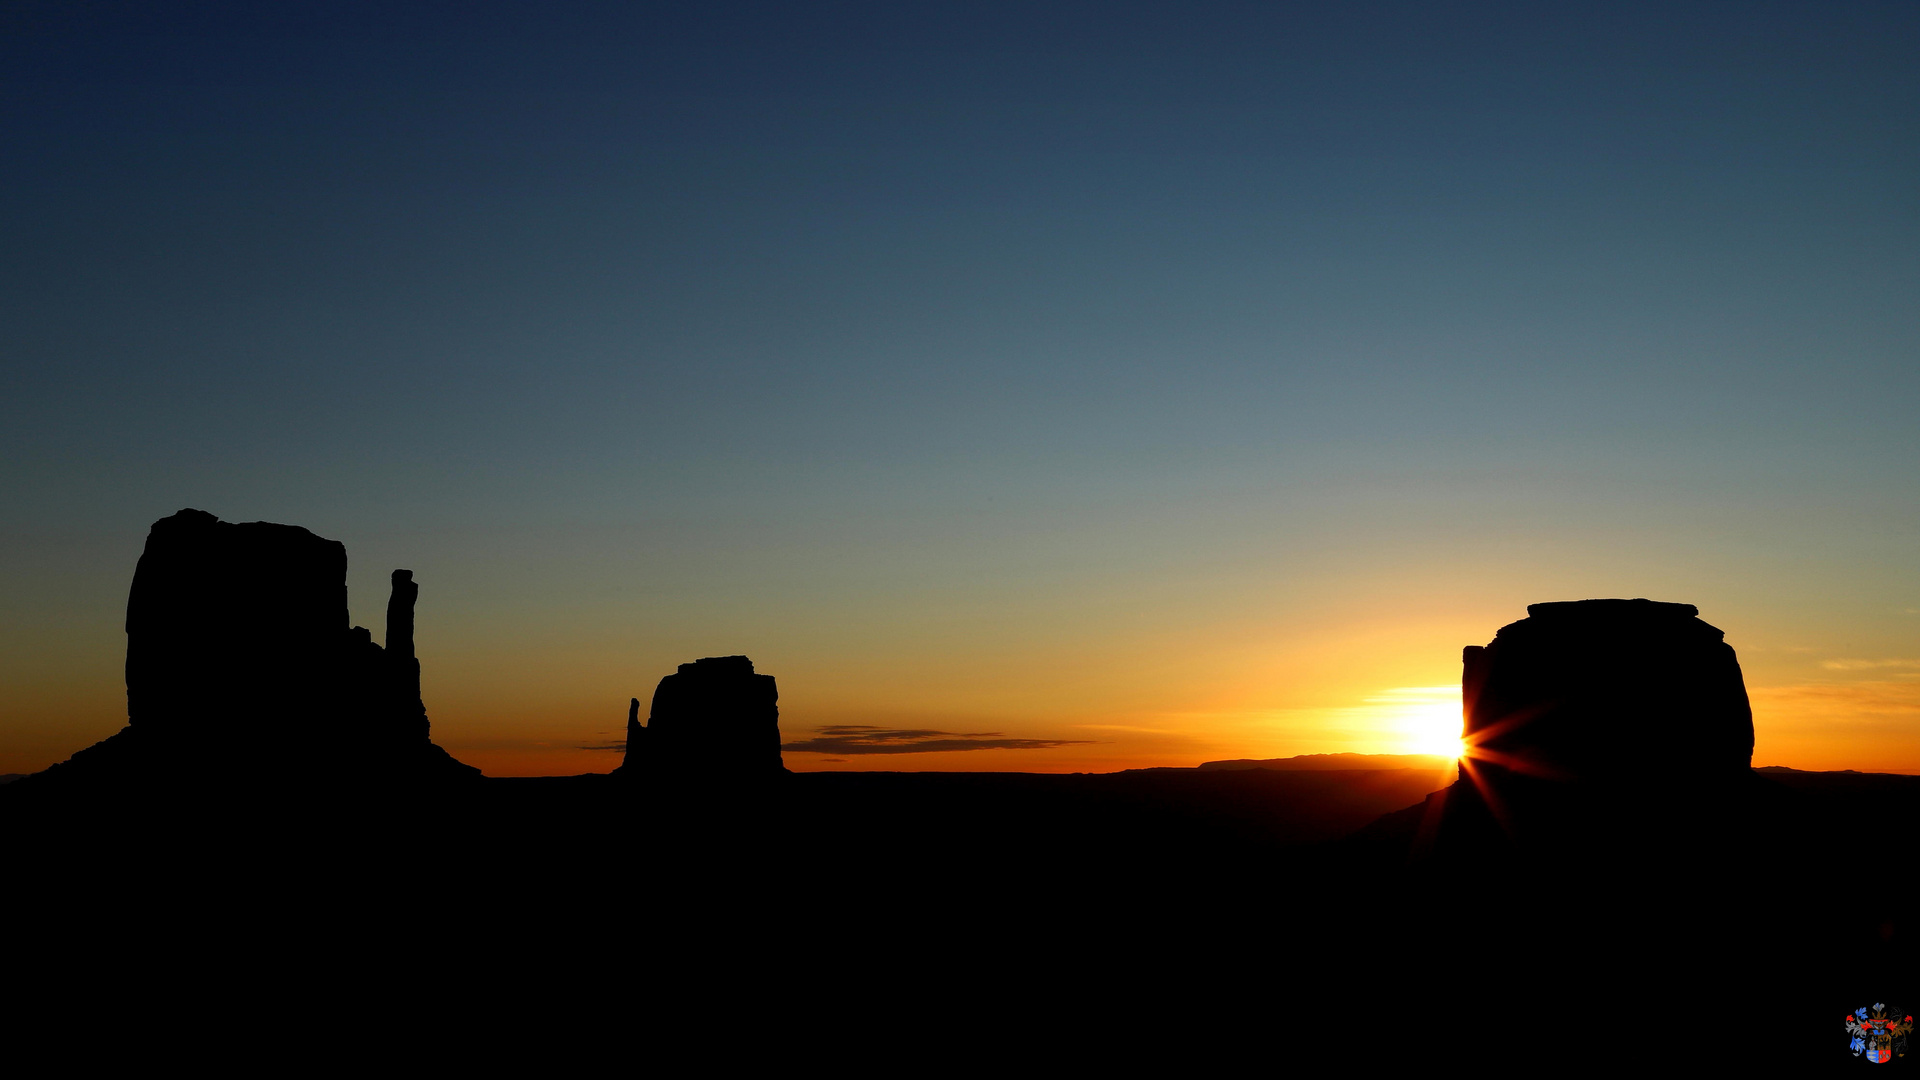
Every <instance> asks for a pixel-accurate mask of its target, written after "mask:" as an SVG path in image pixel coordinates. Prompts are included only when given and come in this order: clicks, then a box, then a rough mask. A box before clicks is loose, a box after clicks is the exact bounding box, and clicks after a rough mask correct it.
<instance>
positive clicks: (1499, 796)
mask: <svg viewBox="0 0 1920 1080" xmlns="http://www.w3.org/2000/svg"><path fill="white" fill-rule="evenodd" d="M1698 615H1699V611H1698V609H1697V608H1695V607H1694V606H1693V605H1691V604H1665V603H1656V602H1654V601H1651V600H1579V601H1572V602H1566V603H1551V604H1533V605H1530V606H1529V607H1528V608H1527V618H1525V619H1522V620H1520V621H1519V622H1516V623H1512V624H1509V625H1507V626H1504V627H1501V628H1500V631H1499V632H1498V633H1497V634H1495V635H1494V639H1493V641H1492V642H1491V643H1489V644H1487V645H1484V646H1480V645H1469V646H1467V647H1466V649H1465V650H1464V653H1463V656H1462V660H1463V663H1462V674H1461V683H1462V685H1461V690H1462V698H1463V699H1464V702H1465V707H1466V741H1467V756H1466V757H1465V758H1463V759H1462V762H1461V765H1462V768H1461V776H1460V779H1459V780H1458V781H1456V782H1455V783H1454V784H1453V785H1451V786H1450V787H1448V788H1445V789H1443V790H1441V791H1438V792H1435V793H1434V794H1433V795H1432V796H1430V797H1429V798H1428V800H1427V802H1426V804H1425V805H1424V806H1423V807H1420V808H1409V810H1408V811H1406V812H1405V813H1403V814H1402V815H1395V816H1394V817H1395V818H1396V819H1402V820H1400V824H1394V823H1392V822H1385V824H1384V825H1383V828H1382V831H1381V835H1382V836H1387V835H1390V834H1392V833H1394V831H1395V830H1397V829H1400V828H1402V827H1404V828H1406V829H1409V830H1413V829H1415V828H1416V827H1417V830H1418V831H1417V835H1416V837H1415V839H1414V843H1413V847H1414V851H1415V852H1416V855H1421V854H1422V853H1424V854H1425V855H1432V856H1437V857H1439V858H1440V859H1441V861H1442V862H1452V861H1453V860H1455V859H1456V858H1458V857H1462V856H1469V857H1471V856H1481V855H1492V854H1495V853H1499V852H1506V851H1511V850H1513V849H1514V846H1515V845H1516V844H1517V845H1518V846H1519V848H1520V849H1524V850H1526V851H1529V852H1532V853H1535V854H1540V855H1544V856H1546V857H1549V858H1555V859H1572V860H1580V859H1588V858H1619V859H1639V860H1642V861H1644V860H1647V859H1651V858H1654V857H1656V853H1657V856H1658V857H1659V858H1666V859H1672V860H1679V859H1683V858H1685V857H1686V856H1685V852H1684V851H1683V846H1684V844H1685V842H1686V840H1685V838H1686V837H1688V836H1693V835H1713V836H1716V837H1721V838H1725V837H1728V836H1730V835H1732V832H1731V831H1730V828H1729V827H1728V826H1727V824H1726V822H1725V820H1723V819H1728V818H1729V816H1730V817H1731V819H1736V820H1737V819H1740V818H1742V817H1748V818H1751V817H1753V816H1754V815H1755V814H1757V813H1759V812H1760V811H1759V810H1757V809H1756V808H1755V805H1754V803H1753V798H1754V795H1753V791H1752V783H1753V779H1754V778H1753V774H1752V770H1751V769H1750V768H1749V764H1750V762H1751V760H1752V756H1753V712H1752V709H1751V708H1750V707H1749V706H1748V703H1747V692H1746V686H1745V684H1744V683H1743V682H1742V680H1741V676H1740V664H1739V661H1738V660H1737V659H1736V658H1735V656H1734V652H1733V649H1732V648H1731V647H1730V646H1728V645H1727V644H1726V642H1725V641H1723V640H1722V637H1723V634H1722V633H1721V631H1720V630H1719V629H1718V628H1716V627H1713V626H1710V625H1708V624H1707V623H1705V622H1702V621H1701V620H1700V619H1699V617H1698ZM1383 820H1384V819H1383ZM1680 822H1687V823H1690V824H1689V825H1688V826H1687V827H1685V828H1678V827H1676V824H1677V823H1680ZM1416 823H1417V826H1416ZM1600 852H1611V854H1606V855H1599V854H1596V853H1600Z"/></svg>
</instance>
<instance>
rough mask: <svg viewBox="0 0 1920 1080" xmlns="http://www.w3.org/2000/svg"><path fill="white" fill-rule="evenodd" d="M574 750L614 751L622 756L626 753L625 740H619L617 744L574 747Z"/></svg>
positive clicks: (607, 743) (605, 743)
mask: <svg viewBox="0 0 1920 1080" xmlns="http://www.w3.org/2000/svg"><path fill="white" fill-rule="evenodd" d="M574 749H575V750H615V751H618V752H620V753H622V754H624V753H626V752H627V740H625V739H621V740H620V741H619V742H603V743H594V744H593V745H591V746H576V747H574Z"/></svg>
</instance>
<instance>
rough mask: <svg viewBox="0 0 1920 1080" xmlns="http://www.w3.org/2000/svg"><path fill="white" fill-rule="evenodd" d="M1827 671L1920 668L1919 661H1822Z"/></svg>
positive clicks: (1821, 663) (1822, 665)
mask: <svg viewBox="0 0 1920 1080" xmlns="http://www.w3.org/2000/svg"><path fill="white" fill-rule="evenodd" d="M1820 666H1821V667H1823V668H1826V669H1827V670H1828V671H1872V670H1874V669H1876V668H1920V660H1902V659H1897V658H1896V659H1891V660H1822V661H1821V662H1820Z"/></svg>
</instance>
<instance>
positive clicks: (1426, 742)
mask: <svg viewBox="0 0 1920 1080" xmlns="http://www.w3.org/2000/svg"><path fill="white" fill-rule="evenodd" d="M1367 706H1368V708H1369V709H1370V710H1372V711H1373V712H1374V713H1375V714H1376V715H1377V716H1378V717H1379V718H1380V720H1381V721H1382V723H1381V727H1383V728H1384V729H1386V730H1388V731H1391V732H1393V733H1394V734H1396V735H1398V736H1399V739H1400V742H1401V745H1402V746H1404V747H1405V750H1404V751H1403V752H1404V753H1410V754H1439V755H1442V756H1445V757H1450V758H1457V757H1459V756H1460V755H1461V754H1462V753H1464V752H1465V744H1464V743H1463V742H1462V740H1461V737H1460V732H1461V728H1462V726H1463V724H1462V719H1461V713H1460V688H1459V687H1458V686H1397V687H1394V688H1393V689H1391V690H1388V691H1386V692H1385V693H1383V694H1381V695H1379V696H1377V697H1370V698H1368V699H1367Z"/></svg>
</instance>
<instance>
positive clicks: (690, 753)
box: [617, 656, 786, 778]
mask: <svg viewBox="0 0 1920 1080" xmlns="http://www.w3.org/2000/svg"><path fill="white" fill-rule="evenodd" d="M779 700H780V691H779V689H778V688H777V687H776V686H775V684H774V679H773V676H771V675H757V674H755V673H754V670H753V661H752V660H749V659H747V658H746V657H744V656H709V657H706V658H704V659H701V660H695V661H694V662H693V663H691V664H681V665H680V670H679V671H678V672H676V673H675V674H672V675H668V676H666V677H665V678H663V679H661V680H660V685H659V687H658V688H657V689H656V690H654V692H653V706H652V709H651V710H650V713H649V716H648V721H647V724H646V725H645V726H644V727H643V726H641V724H640V719H639V714H640V699H638V698H635V699H633V704H632V706H631V707H630V708H629V710H628V713H627V754H626V759H625V761H624V762H623V763H622V765H621V767H620V769H619V770H617V771H618V772H620V773H622V774H623V775H627V776H639V775H650V776H655V777H662V778H672V777H692V776H701V777H739V778H748V777H757V776H768V775H773V774H778V773H784V772H785V771H786V765H785V764H784V763H783V762H782V760H781V757H780V709H779V705H778V702H779Z"/></svg>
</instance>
